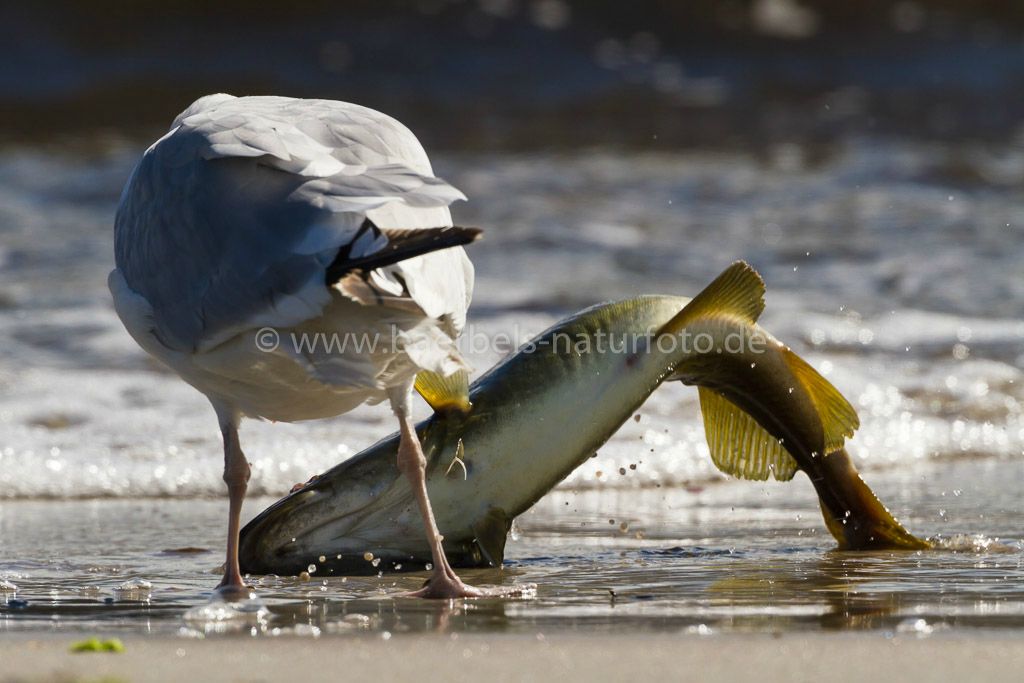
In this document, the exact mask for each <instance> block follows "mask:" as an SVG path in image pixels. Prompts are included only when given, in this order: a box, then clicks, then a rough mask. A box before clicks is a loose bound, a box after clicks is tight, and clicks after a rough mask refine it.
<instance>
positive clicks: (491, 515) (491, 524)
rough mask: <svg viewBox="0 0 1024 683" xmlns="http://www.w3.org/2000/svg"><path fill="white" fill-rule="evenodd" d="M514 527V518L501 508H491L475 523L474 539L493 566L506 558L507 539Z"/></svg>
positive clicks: (499, 564) (496, 565)
mask: <svg viewBox="0 0 1024 683" xmlns="http://www.w3.org/2000/svg"><path fill="white" fill-rule="evenodd" d="M511 529H512V518H511V517H509V516H508V513H507V512H505V511H504V510H502V509H501V508H491V509H489V510H488V511H487V514H485V515H484V516H483V519H481V520H480V521H479V522H477V523H476V524H474V525H473V534H474V539H473V540H474V541H476V545H477V547H478V548H480V553H481V554H482V555H483V556H484V559H485V560H487V562H488V563H489V564H490V565H491V566H492V567H500V566H501V563H502V562H503V561H504V559H505V541H506V540H507V539H508V532H509V530H511Z"/></svg>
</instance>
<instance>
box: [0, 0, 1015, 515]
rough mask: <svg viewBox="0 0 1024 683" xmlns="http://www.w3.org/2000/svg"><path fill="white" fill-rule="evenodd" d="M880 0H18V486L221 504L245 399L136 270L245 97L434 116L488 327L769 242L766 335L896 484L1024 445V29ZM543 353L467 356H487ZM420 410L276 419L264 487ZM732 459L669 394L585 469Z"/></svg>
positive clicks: (13, 391)
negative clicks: (194, 0)
mask: <svg viewBox="0 0 1024 683" xmlns="http://www.w3.org/2000/svg"><path fill="white" fill-rule="evenodd" d="M868 4H869V5H871V7H870V8H867V7H866V8H865V9H864V11H863V12H854V11H847V12H845V13H844V12H843V11H841V10H838V9H836V8H834V7H831V6H830V4H829V3H796V2H793V1H791V0H763V1H762V0H759V1H757V2H747V3H743V2H739V3H732V4H729V3H725V4H723V5H721V6H718V8H717V9H716V8H715V7H716V6H715V5H714V3H702V2H698V3H692V4H691V3H688V8H687V9H681V8H679V7H677V6H676V5H675V4H674V3H659V2H653V3H646V4H644V3H641V4H640V5H638V7H637V8H636V9H635V10H625V9H622V8H620V7H618V6H617V4H616V3H585V4H581V3H565V2H561V1H560V0H546V1H544V2H526V3H518V2H511V1H510V2H497V1H495V2H478V3H473V2H456V3H444V2H441V3H427V2H424V3H420V4H418V5H416V6H415V8H413V9H409V8H406V9H404V10H403V9H402V3H391V4H389V3H384V4H383V5H381V6H379V7H376V8H374V6H372V5H371V4H369V3H365V4H364V3H354V4H353V6H352V7H351V8H350V13H349V15H348V16H349V18H350V21H344V20H343V18H342V17H340V16H338V15H337V13H336V12H334V11H333V10H331V9H330V8H327V7H326V6H324V5H321V4H318V3H307V4H302V3H300V6H301V7H302V8H303V9H304V11H302V12H293V11H285V10H284V9H281V8H276V9H275V8H271V9H267V10H265V11H262V12H255V13H251V14H247V15H246V19H245V20H244V21H242V22H238V21H235V22H229V21H228V18H229V17H231V16H232V15H231V12H232V11H234V10H238V9H239V7H240V5H238V4H237V3H230V2H229V3H226V5H225V6H224V7H221V8H219V9H217V10H212V11H211V12H212V14H211V13H210V12H207V11H206V10H201V9H200V8H199V7H198V6H193V5H190V4H188V3H185V4H184V5H182V6H181V7H180V8H179V9H178V10H176V14H175V15H174V16H173V17H169V18H168V17H164V18H163V19H161V20H159V21H157V20H154V19H153V17H152V16H150V15H148V14H147V13H146V12H147V9H151V8H149V6H148V5H146V3H142V5H141V6H140V7H139V8H134V9H131V8H124V7H120V6H115V5H114V4H109V3H101V4H100V6H98V7H99V10H101V11H102V12H103V13H104V16H105V21H106V23H105V24H104V26H105V28H103V29H102V30H101V29H100V28H97V27H96V26H95V25H92V24H89V23H88V22H85V21H83V20H82V19H83V14H82V13H83V12H85V11H86V10H85V9H83V6H82V5H79V4H77V3H60V2H51V3H43V4H42V5H40V6H39V7H36V8H34V9H33V8H28V7H22V8H11V7H6V8H4V10H3V13H4V18H5V19H6V20H7V21H6V22H4V23H2V24H0V25H4V26H5V28H4V29H3V30H4V31H7V32H9V33H10V35H9V36H8V38H9V39H10V40H8V41H6V47H5V48H4V50H5V51H6V52H7V54H5V55H4V57H5V59H2V60H0V65H3V66H0V102H2V103H3V104H4V105H5V107H4V109H3V111H4V114H3V116H4V117H5V120H4V122H3V123H4V124H5V125H3V126H0V130H2V131H3V133H2V135H0V138H2V140H3V145H2V146H0V498H2V499H26V498H96V497H98V498H140V497H141V498H163V497H171V496H174V497H197V496H202V497H208V496H220V495H221V494H222V492H223V483H222V481H221V453H220V448H221V447H220V439H219V434H218V430H217V427H216V423H215V420H214V416H213V412H212V410H210V408H209V406H208V404H207V403H206V401H205V399H204V398H203V397H202V396H201V395H200V394H198V393H197V392H195V391H194V390H193V389H192V388H190V387H189V386H187V385H185V384H184V383H183V382H181V381H180V380H179V379H177V377H175V376H173V375H171V374H169V373H168V372H167V371H166V370H164V369H163V368H161V367H160V366H159V365H157V364H156V363H155V362H153V361H152V360H150V359H149V358H147V357H146V356H145V355H144V354H143V352H142V351H141V350H140V349H138V348H137V347H136V345H135V344H134V343H133V342H132V340H131V339H130V338H129V337H128V335H127V333H126V332H125V331H124V330H123V328H122V326H121V324H120V322H119V321H118V319H117V317H116V315H115V314H114V312H113V309H112V306H111V301H110V296H109V294H108V292H107V288H106V275H107V273H108V272H109V270H110V269H111V267H112V222H113V215H114V211H115V207H116V204H117V199H118V195H119V192H120V189H121V187H122V186H123V184H124V182H125V180H126V178H127V176H128V174H129V172H130V170H131V168H132V166H133V164H134V163H135V161H136V160H137V159H138V157H139V155H140V154H141V152H142V151H143V150H144V149H145V147H146V146H147V145H148V144H149V142H151V141H152V140H153V139H155V138H156V137H158V136H159V135H160V134H161V132H162V130H164V129H166V126H167V125H168V124H169V122H170V120H171V119H172V118H173V117H174V115H175V114H176V113H177V112H178V111H180V110H181V109H182V108H184V107H185V106H186V105H187V104H188V103H189V102H190V101H191V100H192V99H194V97H196V96H198V95H200V94H203V93H204V92H208V91H215V90H229V91H233V92H235V93H236V94H242V93H246V92H275V93H279V94H297V95H318V96H329V97H338V98H342V99H351V100H354V101H359V102H361V103H364V104H370V105H373V106H378V107H380V108H381V109H383V110H385V111H387V112H389V113H391V114H393V115H395V116H396V117H398V118H399V119H400V120H402V121H404V122H405V123H407V124H408V125H409V126H410V127H411V128H412V129H413V130H414V131H415V132H416V133H418V134H419V135H420V137H421V139H422V140H423V141H424V143H425V145H426V147H427V149H428V151H429V152H430V153H431V157H432V159H433V162H434V165H435V170H436V172H437V173H438V174H439V175H441V176H443V177H445V178H446V179H448V180H449V181H451V182H452V183H454V184H455V185H456V186H457V187H459V188H460V189H462V190H463V191H464V192H465V193H466V195H467V196H468V197H469V201H468V202H466V203H459V204H457V205H455V206H454V207H453V212H454V216H455V219H456V222H457V223H461V224H468V225H477V226H480V227H482V228H483V229H484V230H485V239H484V240H482V241H481V242H480V243H478V244H474V245H473V246H472V247H471V248H470V254H471V257H472V259H473V261H474V263H475V264H476V272H477V285H476V295H475V298H474V304H473V307H472V309H471V311H470V323H471V326H472V327H471V330H470V332H469V333H467V339H480V338H481V335H483V337H487V338H494V337H495V335H499V334H500V335H504V336H505V337H508V338H509V339H511V340H513V341H515V342H520V343H521V342H524V341H526V340H527V339H529V337H530V336H532V335H533V334H535V333H536V332H539V331H540V330H542V329H544V328H545V327H546V326H548V325H549V324H551V323H552V322H554V321H556V320H558V319H559V318H561V317H563V316H565V315H568V314H571V313H572V312H574V311H576V310H578V309H580V308H583V307H586V306H589V305H591V304H594V303H597V302H600V301H606V300H613V299H621V298H626V297H629V296H633V295H636V294H641V293H666V294H683V295H692V294H694V293H696V292H697V291H699V290H700V288H701V287H703V286H704V285H705V284H706V283H707V282H709V281H710V280H711V279H712V278H713V277H714V276H715V275H716V274H717V273H718V272H719V271H720V270H721V269H723V268H724V267H725V266H726V265H728V264H729V263H730V262H732V261H734V260H736V259H745V260H747V261H749V262H750V263H751V264H753V266H754V267H755V268H757V269H758V270H759V271H760V272H761V273H762V275H763V276H764V278H765V280H766V282H767V286H768V296H767V309H766V312H765V314H764V317H763V318H762V323H763V325H764V326H765V327H766V328H767V329H769V330H770V331H772V332H773V333H774V334H775V335H776V336H778V337H779V338H780V339H782V340H784V341H786V342H787V343H789V344H791V345H792V346H793V347H794V348H795V349H796V350H797V351H798V352H799V353H801V354H803V355H804V356H805V357H806V358H807V359H808V360H810V361H811V362H812V363H813V364H814V365H815V366H816V367H817V368H818V369H819V370H821V371H822V372H823V373H824V374H825V375H826V376H827V377H829V379H831V380H832V381H833V382H834V383H835V384H836V385H837V386H838V387H839V388H840V389H841V390H842V391H843V392H844V393H845V394H846V395H847V396H848V397H849V398H850V400H851V401H852V402H853V403H854V405H855V406H856V407H857V408H858V410H859V412H860V414H861V418H862V423H863V424H862V428H861V430H860V431H859V433H858V434H857V436H856V437H855V438H854V439H853V442H852V444H851V451H852V453H853V454H854V456H855V458H856V460H857V462H858V464H859V465H860V466H862V467H863V468H864V469H865V470H866V471H868V472H871V471H872V470H876V469H891V468H897V469H907V470H913V469H914V468H920V467H922V466H926V465H927V464H928V463H932V462H938V461H947V460H954V459H955V460H960V459H965V458H967V459H998V460H1006V461H1013V462H1018V461H1020V460H1022V459H1024V419H1022V412H1024V408H1022V404H1024V375H1022V371H1021V368H1022V367H1024V268H1022V263H1024V125H1022V124H1021V122H1022V121H1024V119H1022V118H1021V114H1022V113H1024V104H1022V102H1024V99H1022V97H1021V95H1020V94H1019V93H1020V92H1021V89H1020V88H1019V87H1017V84H1018V83H1020V81H1021V77H1022V76H1024V48H1022V47H1021V44H1022V43H1021V40H1022V38H1021V36H1022V35H1024V28H1022V26H1024V23H1022V18H1021V16H1019V13H1014V12H1013V11H1012V10H1005V11H996V10H992V9H984V8H983V9H977V8H972V7H971V6H969V5H967V4H966V3H954V2H949V3H940V4H941V5H942V6H941V7H931V6H926V5H923V4H914V3H907V2H901V3H879V2H875V3H868ZM721 7H726V9H722V8H721ZM869 9H870V10H871V11H872V12H874V14H873V15H872V14H870V13H869V12H868V10H869ZM1000 12H1002V13H1000ZM225 27H227V28H225ZM231 36H234V37H235V38H237V40H228V39H227V38H228V37H231ZM268 50H269V53H268ZM261 55H262V56H261ZM269 55H272V56H273V59H271V57H270V56H269ZM514 345H515V344H511V345H510V344H504V345H501V346H500V348H494V347H492V348H484V349H481V348H466V345H464V347H463V348H464V350H465V351H466V353H467V355H468V356H469V357H470V358H471V359H472V362H473V364H474V365H475V367H476V368H477V370H478V371H483V370H485V369H487V368H488V367H490V366H491V365H492V364H493V363H495V362H496V361H498V360H500V358H501V357H502V356H503V355H505V354H507V353H509V352H511V350H512V348H513V347H514ZM473 346H475V347H479V344H473ZM418 408H419V414H420V415H422V416H426V415H427V409H426V406H425V405H423V404H422V403H421V404H419V406H418ZM567 427H569V428H571V426H567ZM393 428H394V424H393V420H392V418H391V416H390V414H389V412H388V410H387V408H386V407H383V406H378V407H373V408H361V409H359V410H357V411H355V412H354V413H351V414H349V415H345V416H342V417H339V418H337V419H334V420H324V421H319V422H313V423H306V424H295V425H285V424H266V423H256V422H247V423H246V424H245V426H244V428H243V432H242V439H243V444H244V445H245V448H246V452H247V454H248V456H249V458H250V460H251V461H252V462H253V465H254V471H253V480H252V483H251V485H250V486H251V489H250V490H251V491H253V492H254V493H256V494H264V495H269V496H277V495H281V494H283V493H284V492H286V491H287V490H288V488H289V487H290V486H291V485H292V484H293V483H295V482H298V481H305V480H306V479H307V478H308V477H309V476H310V475H312V474H315V473H317V472H319V471H322V470H324V469H326V468H328V467H330V466H331V465H333V464H335V463H336V462H338V461H339V460H341V459H344V458H346V457H348V456H350V455H352V454H354V453H356V452H358V451H359V450H361V449H362V448H364V447H366V446H368V445H370V444H371V443H373V442H374V441H376V440H377V439H379V438H381V437H383V436H385V435H387V434H388V433H390V432H391V431H392V430H393ZM629 465H637V467H636V468H635V469H632V468H630V467H629ZM620 468H625V469H624V471H625V472H626V474H624V475H620V474H619V471H620ZM721 478H722V477H721V475H719V474H718V473H717V472H716V471H715V470H714V468H713V467H712V466H711V464H710V462H709V460H708V457H707V448H706V446H705V444H704V441H703V432H702V427H701V422H700V417H699V412H698V407H697V404H696V392H695V391H693V390H692V389H687V388H684V387H681V386H665V387H663V388H661V389H659V390H658V391H657V392H656V393H655V394H654V395H653V396H652V397H651V399H650V401H649V402H648V403H647V404H646V405H645V406H644V407H643V409H642V411H641V417H640V420H639V421H638V422H634V421H630V422H629V423H628V424H626V425H625V426H624V427H623V428H622V430H620V432H619V433H618V434H617V435H616V436H615V437H614V438H613V439H612V440H611V441H610V442H609V443H608V444H607V445H606V446H605V447H604V448H603V449H601V451H600V453H599V455H598V457H597V458H596V459H593V460H590V461H588V462H587V463H586V464H585V465H584V466H582V467H581V468H580V469H578V470H577V471H576V472H574V473H573V474H572V475H571V476H570V477H569V479H568V480H567V481H566V482H565V484H564V486H567V487H573V488H638V487H651V486H657V485H665V484H673V485H675V484H679V485H691V484H696V483H706V482H711V481H716V480H720V479H721Z"/></svg>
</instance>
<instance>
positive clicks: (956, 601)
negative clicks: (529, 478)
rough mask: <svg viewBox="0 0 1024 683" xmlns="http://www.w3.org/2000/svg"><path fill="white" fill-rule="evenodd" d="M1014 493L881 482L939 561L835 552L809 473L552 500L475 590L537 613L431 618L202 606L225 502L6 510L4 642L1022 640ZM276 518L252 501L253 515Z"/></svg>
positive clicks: (378, 584)
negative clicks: (56, 637) (989, 635)
mask: <svg viewBox="0 0 1024 683" xmlns="http://www.w3.org/2000/svg"><path fill="white" fill-rule="evenodd" d="M1022 475H1024V467H1022V465H1021V463H1020V462H1013V461H1010V462H1007V461H1000V460H995V459H983V460H980V461H979V460H970V459H968V460H963V461H958V462H955V463H946V464H939V465H929V466H925V467H921V468H919V469H918V470H917V471H915V472H913V473H908V472H900V471H885V472H879V473H876V474H875V475H874V476H872V477H870V478H869V481H870V482H871V483H872V484H874V486H875V489H876V492H877V493H879V495H880V496H881V497H882V498H883V500H886V501H887V502H889V503H890V505H891V506H892V509H893V510H894V512H896V513H897V515H898V516H899V517H901V519H902V521H904V522H905V523H906V524H907V525H908V526H909V527H910V528H911V529H912V530H914V531H915V532H918V533H920V534H922V535H929V536H940V537H943V538H944V540H943V541H942V542H941V543H945V544H946V546H947V547H946V548H939V549H936V550H933V551H924V552H840V551H836V550H835V549H834V543H833V541H832V539H831V537H830V536H828V534H827V532H826V531H825V530H824V528H823V525H822V523H821V519H820V515H819V513H818V511H817V505H816V501H815V500H814V497H813V495H812V493H811V488H810V486H809V485H808V484H807V482H806V481H805V480H804V479H803V477H802V475H801V476H798V477H797V479H796V480H794V482H792V483H790V484H769V485H765V484H757V483H749V482H733V483H718V484H710V485H706V486H702V487H696V486H694V487H690V489H689V490H687V489H683V488H678V487H673V488H663V489H657V488H651V489H626V490H619V491H615V490H601V491H597V490H592V491H572V490H557V491H555V492H554V493H552V494H550V495H549V496H548V497H547V498H545V499H544V500H543V501H542V502H541V503H540V504H538V506H537V507H535V508H534V509H533V510H531V511H530V512H528V513H527V514H525V515H523V516H522V517H521V518H520V520H519V522H518V524H517V530H516V532H515V533H514V535H513V538H512V539H510V541H509V546H508V554H507V558H506V565H505V567H504V568H503V569H502V570H500V571H498V570H467V571H466V572H465V574H464V576H465V577H466V578H467V580H469V581H471V582H475V583H479V584H491V585H493V584H502V585H508V584H515V583H536V584H537V586H538V588H537V591H536V594H535V595H533V596H529V597H526V598H523V599H518V600H489V599H488V600H475V601H457V602H454V603H447V602H427V601H418V600H412V599H408V598H403V597H401V596H400V593H401V592H402V591H405V590H411V589H414V588H416V587H418V586H419V585H420V583H421V582H422V581H423V578H424V576H423V575H422V574H394V573H388V574H383V575H381V576H379V577H373V576H371V577H326V578H325V577H322V576H318V575H317V574H316V573H313V574H312V575H311V576H310V578H309V580H304V579H299V578H296V577H274V576H263V577H250V580H251V582H252V584H253V585H254V586H255V588H256V591H257V593H258V595H259V599H260V601H261V603H262V605H261V607H264V608H266V611H260V612H255V611H249V612H238V611H234V612H230V613H229V612H228V611H225V610H224V609H222V608H223V607H224V605H223V604H219V603H216V602H212V603H211V601H210V600H211V588H212V586H213V585H215V584H216V582H217V580H218V569H219V563H220V561H221V538H220V534H221V526H222V517H223V516H224V505H223V503H222V501H219V500H185V501H182V500H174V499H153V500H89V501H41V500H40V501H8V502H4V503H2V504H0V547H2V548H3V549H4V557H5V559H4V562H3V564H2V565H0V567H2V569H0V576H3V577H4V581H5V583H3V585H4V586H7V588H5V589H0V629H2V630H4V631H7V632H19V633H24V634H28V633H40V634H42V633H44V632H48V633H53V634H61V633H64V634H75V633H85V632H94V631H101V632H111V633H124V634H132V633H145V634H156V635H180V636H183V637H187V636H197V635H200V634H202V635H213V634H217V633H237V634H251V635H258V636H271V637H272V636H279V635H290V636H301V637H317V636H327V635H335V634H339V635H356V634H363V635H368V634H369V635H378V636H381V635H384V634H397V633H424V632H426V633H434V632H440V633H464V632H479V633H491V634H499V633H508V634H536V633H541V634H544V633H547V634H557V633H581V634H583V633H635V632H667V633H687V634H696V635H708V634H715V633H720V634H725V633H738V632H785V631H800V632H807V631H829V632H832V631H865V632H874V633H879V634H882V635H887V636H891V635H893V634H911V635H915V636H927V635H931V634H933V633H948V632H981V631H983V632H1000V631H1006V630H1011V631H1015V630H1017V629H1019V628H1021V627H1022V626H1024V554H1022V544H1021V541H1020V537H1019V532H1018V529H1019V527H1018V526H1017V523H1018V520H1017V492H1016V491H1015V490H1014V489H1015V488H1016V486H1015V485H1016V482H1019V481H1020V480H1021V476H1022ZM965 482H967V483H965ZM958 487H962V488H958ZM268 502H269V499H255V500H252V501H250V502H249V503H248V507H247V511H248V512H250V513H251V512H252V511H254V510H256V509H257V508H260V507H262V506H263V505H265V504H266V503H268ZM10 584H14V585H16V586H17V589H16V590H15V589H13V588H10ZM250 608H252V609H255V607H254V606H250ZM979 630H981V631H979ZM385 637H386V636H385Z"/></svg>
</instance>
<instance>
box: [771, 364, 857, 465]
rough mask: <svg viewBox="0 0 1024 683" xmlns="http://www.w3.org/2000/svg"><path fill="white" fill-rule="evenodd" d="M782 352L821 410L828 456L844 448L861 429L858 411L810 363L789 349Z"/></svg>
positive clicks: (813, 401) (817, 408)
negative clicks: (847, 441)
mask: <svg viewBox="0 0 1024 683" xmlns="http://www.w3.org/2000/svg"><path fill="white" fill-rule="evenodd" d="M782 353H783V357H784V358H785V359H786V364H787V365H788V366H789V369H790V370H792V371H793V374H794V375H795V376H796V378H797V380H798V381H799V382H800V384H801V385H802V386H803V388H804V389H805V390H806V391H807V394H808V395H809V396H810V399H811V402H812V403H814V407H815V409H816V410H817V411H818V416H819V417H820V418H821V428H822V431H823V432H824V434H825V453H826V454H827V453H831V452H833V451H835V450H838V449H840V448H842V447H843V444H844V443H845V441H846V439H848V438H849V437H851V436H853V433H854V432H855V431H857V428H858V427H860V418H858V417H857V411H856V410H854V409H853V406H852V405H850V402H849V401H847V400H846V398H845V397H844V396H843V395H842V394H841V393H839V390H838V389H836V388H835V387H834V386H832V384H831V383H830V382H829V381H828V380H827V379H825V378H824V377H822V376H821V375H819V374H818V371H817V370H815V369H814V368H812V367H811V366H810V365H808V364H807V361H805V360H804V359H803V358H801V357H800V356H798V355H796V354H795V353H793V352H792V351H791V350H789V349H788V348H787V349H784V350H783V352H782Z"/></svg>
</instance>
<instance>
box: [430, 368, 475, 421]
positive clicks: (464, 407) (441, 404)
mask: <svg viewBox="0 0 1024 683" xmlns="http://www.w3.org/2000/svg"><path fill="white" fill-rule="evenodd" d="M416 391H418V392H419V394H420V396H422V397H423V400H425V401H426V402H427V403H428V404H430V407H431V408H433V409H434V412H436V413H441V412H445V411H448V410H457V411H459V412H462V413H468V412H469V409H470V408H472V407H473V404H471V403H470V402H469V372H467V371H466V370H458V371H456V372H453V373H452V374H450V375H448V376H447V377H445V376H443V375H440V374H438V373H436V372H431V371H429V370H421V371H420V372H419V374H417V375H416Z"/></svg>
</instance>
